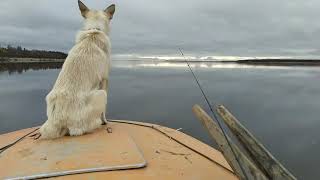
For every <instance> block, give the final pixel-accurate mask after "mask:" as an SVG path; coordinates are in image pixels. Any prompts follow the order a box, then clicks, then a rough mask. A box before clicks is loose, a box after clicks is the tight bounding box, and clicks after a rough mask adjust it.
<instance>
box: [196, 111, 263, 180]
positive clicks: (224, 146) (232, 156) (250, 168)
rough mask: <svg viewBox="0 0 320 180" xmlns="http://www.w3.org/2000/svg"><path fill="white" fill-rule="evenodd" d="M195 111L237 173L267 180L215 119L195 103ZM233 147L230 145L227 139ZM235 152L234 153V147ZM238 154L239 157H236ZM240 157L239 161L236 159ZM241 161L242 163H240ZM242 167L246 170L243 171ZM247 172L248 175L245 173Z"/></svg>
mask: <svg viewBox="0 0 320 180" xmlns="http://www.w3.org/2000/svg"><path fill="white" fill-rule="evenodd" d="M192 111H193V113H194V114H195V115H196V117H197V118H198V119H199V120H200V122H201V123H202V125H203V126H204V127H205V128H206V129H207V131H208V132H209V134H210V136H211V137H212V139H213V140H214V141H215V142H216V143H217V144H218V145H219V147H220V150H221V152H222V154H223V155H224V157H225V158H226V160H227V161H228V163H229V164H230V166H231V168H232V169H233V171H234V172H235V174H236V175H237V176H238V177H239V178H240V179H241V180H244V179H246V178H245V177H247V178H248V179H249V180H251V179H252V180H266V179H267V178H266V177H265V175H264V174H263V173H262V172H261V171H260V170H259V169H258V168H257V167H256V166H255V165H254V164H253V163H252V162H251V161H250V160H249V159H248V158H247V157H246V156H245V155H244V154H243V153H242V152H241V151H240V150H239V148H238V147H237V146H236V145H235V144H233V143H232V141H231V139H230V138H229V137H228V136H226V137H225V136H224V135H223V133H222V130H221V129H220V127H219V126H218V125H217V123H215V121H213V119H212V118H211V117H210V116H209V115H208V114H207V113H206V112H205V111H204V110H203V109H202V108H201V107H200V106H199V105H194V106H193V108H192ZM226 138H228V140H229V142H230V144H231V146H232V147H230V146H229V143H228V141H227V139H226ZM231 148H232V149H233V151H234V152H235V153H233V151H232V149H231ZM236 156H237V157H236ZM236 158H238V160H239V162H238V161H237V160H236ZM239 163H240V164H239ZM240 166H242V169H243V170H244V171H245V172H243V171H242V170H241V167H240ZM244 173H245V174H246V176H245V175H244Z"/></svg>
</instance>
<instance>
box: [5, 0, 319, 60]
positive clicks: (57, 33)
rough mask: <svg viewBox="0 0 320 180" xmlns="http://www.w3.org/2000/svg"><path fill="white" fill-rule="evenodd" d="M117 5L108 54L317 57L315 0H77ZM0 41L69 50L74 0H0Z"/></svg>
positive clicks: (77, 19) (75, 24) (75, 19)
mask: <svg viewBox="0 0 320 180" xmlns="http://www.w3.org/2000/svg"><path fill="white" fill-rule="evenodd" d="M84 2H85V3H86V4H87V6H89V7H92V8H96V9H104V8H105V7H107V6H108V5H109V4H111V3H115V4H116V5H117V11H116V14H115V17H114V20H113V22H112V35H111V36H112V37H111V38H112V43H113V53H114V54H141V55H177V54H178V53H177V49H178V48H179V47H180V48H182V49H184V51H185V52H186V53H188V54H192V55H196V56H204V55H235V56H311V55H312V56H318V55H320V50H319V47H320V43H319V37H320V23H318V14H319V13H318V12H319V7H320V1H317V0H309V1H304V0H290V1H284V0H268V1H253V0H224V1H218V0H197V1H196V0H176V1H169V0H162V1H149V0H135V1H130V0H126V1H119V2H118V1H117V2H115V1H114V2H112V1H108V0H106V1H101V0H91V1H89V0H84ZM0 9H1V11H0V16H1V17H2V18H1V19H0V23H1V26H0V43H1V44H8V43H11V44H21V45H23V46H25V47H28V48H38V49H53V50H62V51H66V52H67V51H68V50H69V49H70V48H71V47H72V45H73V43H74V37H75V34H76V32H77V30H78V29H79V28H80V27H81V21H82V17H81V16H80V14H79V11H78V7H77V1H76V0H55V1H52V0H23V1H21V0H1V2H0Z"/></svg>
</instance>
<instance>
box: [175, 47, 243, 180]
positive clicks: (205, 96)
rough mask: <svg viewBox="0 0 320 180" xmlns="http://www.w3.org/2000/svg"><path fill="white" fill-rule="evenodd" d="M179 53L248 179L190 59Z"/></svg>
mask: <svg viewBox="0 0 320 180" xmlns="http://www.w3.org/2000/svg"><path fill="white" fill-rule="evenodd" d="M179 51H180V53H181V55H182V56H183V58H184V60H185V62H186V63H187V65H188V67H189V69H190V71H191V73H192V76H193V78H194V80H195V81H196V83H197V84H198V87H199V89H200V91H201V93H202V95H203V97H204V99H205V101H206V103H207V104H208V106H209V108H210V111H211V113H212V115H213V117H214V119H216V121H217V123H218V125H219V127H220V129H221V131H222V134H223V136H224V138H225V139H226V141H227V143H228V146H229V147H230V149H231V151H232V154H233V155H234V157H235V158H236V160H237V163H238V165H239V166H240V168H241V171H242V174H243V175H244V176H245V178H246V179H248V176H247V174H246V173H245V171H244V169H243V167H242V166H241V163H240V161H239V159H238V157H237V156H236V153H235V152H234V150H233V148H232V146H231V142H230V141H229V138H228V137H227V133H226V132H225V130H224V129H223V128H222V125H221V123H220V121H219V119H218V116H217V115H216V113H215V112H214V110H213V108H212V106H211V103H210V101H209V99H208V97H207V95H206V93H205V92H204V90H203V88H202V86H201V84H200V82H199V80H198V78H197V76H196V75H195V73H194V71H193V70H192V68H191V66H190V63H189V61H188V59H187V58H186V57H185V55H184V54H183V52H182V50H181V49H180V48H179Z"/></svg>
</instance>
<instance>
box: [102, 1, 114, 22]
mask: <svg viewBox="0 0 320 180" xmlns="http://www.w3.org/2000/svg"><path fill="white" fill-rule="evenodd" d="M115 11H116V5H114V4H111V5H110V6H109V7H107V8H106V9H105V10H104V12H105V13H107V15H108V16H109V19H110V20H111V19H112V18H113V14H114V12H115Z"/></svg>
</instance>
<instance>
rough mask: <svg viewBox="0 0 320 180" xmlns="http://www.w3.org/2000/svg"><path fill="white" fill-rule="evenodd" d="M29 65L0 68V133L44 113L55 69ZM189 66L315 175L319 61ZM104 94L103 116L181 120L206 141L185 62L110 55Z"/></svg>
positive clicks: (288, 162) (270, 143)
mask: <svg viewBox="0 0 320 180" xmlns="http://www.w3.org/2000/svg"><path fill="white" fill-rule="evenodd" d="M35 69H37V68H34V69H33V70H26V69H25V68H24V69H23V70H21V69H20V70H18V71H20V73H14V72H13V71H12V70H10V73H9V72H8V71H4V70H3V71H2V72H0V133H6V132H9V131H13V130H18V129H21V128H27V127H31V126H36V125H40V124H41V123H43V122H44V121H45V120H46V114H45V111H46V106H45V101H44V98H45V96H46V94H47V93H48V92H49V90H50V88H51V87H52V85H53V83H54V81H55V79H56V77H57V75H58V73H59V70H58V69H47V70H35ZM194 69H195V72H196V74H197V75H198V77H199V79H200V81H201V84H202V85H203V87H204V89H205V91H206V93H207V94H208V96H209V97H210V100H211V101H212V102H217V103H222V104H224V105H226V106H227V107H228V108H229V109H230V110H231V111H232V112H233V113H234V114H235V115H236V117H238V119H239V120H240V121H241V122H242V123H243V124H244V125H245V126H246V127H247V128H248V129H249V130H251V131H252V132H253V133H254V134H255V135H256V136H257V137H258V139H260V140H261V141H262V142H263V143H264V144H265V146H266V147H267V148H268V149H269V150H270V151H271V152H272V153H273V154H274V156H276V157H277V158H278V159H279V160H280V161H281V162H282V163H283V164H285V166H286V167H288V168H289V169H290V170H291V171H292V172H293V173H294V174H295V175H296V176H297V177H298V178H301V179H319V177H320V172H319V170H318V167H319V163H320V155H318V152H320V131H319V128H320V118H319V114H320V83H319V81H320V68H317V67H261V66H258V67H254V66H240V65H234V64H228V65H226V64H225V65H223V64H214V63H198V64H194ZM23 71H25V72H23ZM21 72H23V73H21ZM108 98H109V99H108V107H109V109H108V114H109V116H108V118H112V119H130V120H138V121H144V122H151V123H156V124H161V125H164V126H168V127H171V128H182V131H183V132H185V133H187V134H190V135H192V136H194V137H196V138H197V139H199V140H201V141H203V142H206V143H209V144H212V143H211V141H210V139H209V138H208V136H207V134H206V132H205V131H204V129H203V128H202V127H201V125H200V124H199V122H198V121H197V120H196V119H195V117H194V116H193V114H192V112H191V107H192V105H194V104H196V103H198V104H201V105H202V106H205V103H204V100H203V98H202V96H201V95H200V91H199V89H198V88H197V86H196V84H195V83H194V81H193V79H192V76H191V74H190V72H189V71H188V69H187V67H186V66H185V65H184V64H180V63H152V62H151V63H148V62H141V61H140V62H137V61H134V62H125V61H115V62H113V68H112V72H111V80H110V92H109V95H108ZM205 107H206V106H205ZM206 109H208V108H206Z"/></svg>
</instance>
